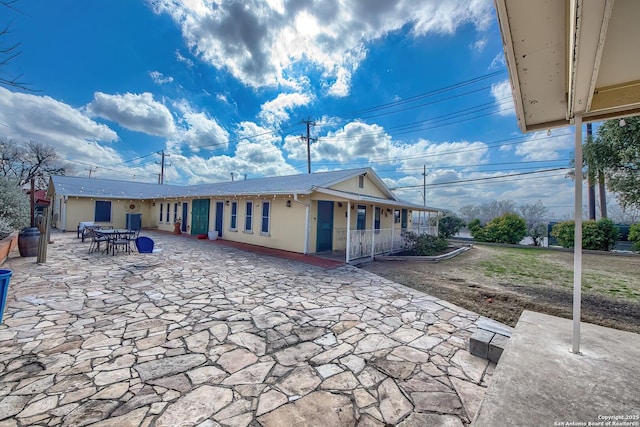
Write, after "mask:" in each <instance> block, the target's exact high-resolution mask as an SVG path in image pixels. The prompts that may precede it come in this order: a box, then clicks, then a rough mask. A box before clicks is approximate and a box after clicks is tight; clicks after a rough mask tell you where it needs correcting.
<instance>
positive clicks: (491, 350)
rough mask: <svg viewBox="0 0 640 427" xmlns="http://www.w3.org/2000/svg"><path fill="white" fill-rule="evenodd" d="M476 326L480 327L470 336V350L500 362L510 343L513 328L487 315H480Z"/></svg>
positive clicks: (476, 354)
mask: <svg viewBox="0 0 640 427" xmlns="http://www.w3.org/2000/svg"><path fill="white" fill-rule="evenodd" d="M476 326H477V328H478V329H477V330H476V331H475V332H474V333H473V335H471V338H469V352H470V353H471V354H473V355H475V356H478V357H482V358H483V359H489V360H491V361H492V362H495V363H498V360H500V356H502V352H503V351H504V349H505V347H506V346H507V344H508V343H509V338H510V337H511V334H512V333H513V328H512V327H510V326H507V325H505V324H502V323H500V322H496V321H495V320H491V319H489V318H487V317H480V318H479V319H478V320H477V321H476Z"/></svg>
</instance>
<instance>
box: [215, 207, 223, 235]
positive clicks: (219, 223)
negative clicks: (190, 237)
mask: <svg viewBox="0 0 640 427" xmlns="http://www.w3.org/2000/svg"><path fill="white" fill-rule="evenodd" d="M222 212H224V203H223V202H216V228H215V230H216V231H217V232H218V237H222Z"/></svg>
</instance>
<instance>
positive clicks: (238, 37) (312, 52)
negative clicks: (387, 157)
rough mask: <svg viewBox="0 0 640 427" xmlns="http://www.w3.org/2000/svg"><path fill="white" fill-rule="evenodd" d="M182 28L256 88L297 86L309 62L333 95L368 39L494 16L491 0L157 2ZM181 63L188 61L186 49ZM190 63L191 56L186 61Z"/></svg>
mask: <svg viewBox="0 0 640 427" xmlns="http://www.w3.org/2000/svg"><path fill="white" fill-rule="evenodd" d="M151 4H152V7H153V9H154V11H155V12H156V13H167V14H169V15H170V16H171V17H172V18H173V20H174V21H175V22H176V23H177V24H178V25H179V26H180V27H181V30H182V33H183V36H184V38H185V40H186V42H187V45H188V46H189V48H190V49H191V51H192V52H193V53H194V54H195V55H197V56H199V57H200V58H201V59H202V60H204V61H205V62H207V63H209V64H211V65H213V66H215V67H217V68H219V69H225V70H227V71H228V72H230V73H231V74H232V75H233V76H235V77H236V78H237V79H239V80H240V81H242V82H243V83H244V84H246V85H248V86H252V87H262V86H276V85H284V86H286V87H291V86H297V82H298V81H299V79H301V78H303V77H304V76H305V74H306V71H307V67H305V66H302V67H299V66H297V65H298V64H300V63H303V64H306V65H309V66H311V67H315V68H316V69H318V70H319V71H320V72H322V74H323V76H324V79H325V81H324V83H325V85H326V88H327V91H328V93H329V94H332V95H335V96H346V95H347V94H348V93H349V86H350V82H351V76H352V74H353V72H354V71H355V70H356V69H357V67H358V65H359V63H360V62H361V61H362V60H363V59H364V57H365V56H366V46H367V44H368V43H370V42H372V41H374V40H377V39H380V38H383V37H385V36H386V35H387V34H389V33H390V32H393V31H398V30H400V29H402V28H405V27H406V26H407V25H409V26H410V27H409V28H410V30H411V32H412V34H413V35H414V36H416V37H420V36H424V35H426V34H428V33H436V34H452V33H454V32H455V31H456V30H457V28H458V27H460V26H462V25H466V24H473V25H475V26H476V28H478V29H479V30H484V29H486V28H487V27H488V25H489V23H490V22H491V20H492V19H493V8H492V3H491V1H490V0H473V1H468V0H449V1H446V2H443V1H439V0H399V1H395V2H390V1H378V2H368V1H344V0H325V1H322V2H301V1H295V2H294V1H289V2H284V1H282V0H271V1H269V2H264V1H262V0H247V1H245V2H236V1H224V0H219V1H216V2H209V1H207V2H204V1H189V2H186V1H185V2H176V1H174V0H156V1H154V2H153V3H151ZM176 56H177V57H178V59H179V60H184V59H186V58H184V57H183V56H182V55H181V54H179V52H177V55H176ZM185 62H186V61H185Z"/></svg>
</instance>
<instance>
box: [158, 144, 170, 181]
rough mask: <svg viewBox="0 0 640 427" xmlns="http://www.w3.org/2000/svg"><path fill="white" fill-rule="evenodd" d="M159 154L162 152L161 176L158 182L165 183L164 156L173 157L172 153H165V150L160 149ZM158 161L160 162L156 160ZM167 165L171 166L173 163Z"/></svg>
mask: <svg viewBox="0 0 640 427" xmlns="http://www.w3.org/2000/svg"><path fill="white" fill-rule="evenodd" d="M158 154H160V155H161V156H162V160H161V161H160V178H159V179H158V184H160V185H164V167H165V161H164V158H165V157H171V155H170V154H165V153H164V150H162V151H159V152H158ZM156 163H158V162H156ZM166 166H171V164H168V165H166Z"/></svg>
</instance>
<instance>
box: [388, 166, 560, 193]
mask: <svg viewBox="0 0 640 427" xmlns="http://www.w3.org/2000/svg"><path fill="white" fill-rule="evenodd" d="M570 169H571V168H552V169H543V170H539V171H534V172H521V173H512V174H507V175H500V176H487V177H483V178H472V179H464V180H458V181H447V182H437V183H433V184H427V187H439V186H445V185H450V184H462V183H467V182H479V181H490V180H495V179H501V178H509V177H514V176H523V175H534V174H539V173H545V172H557V171H561V170H570ZM419 187H422V185H420V184H418V185H404V186H400V187H395V188H392V189H391V190H401V189H406V188H419Z"/></svg>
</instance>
